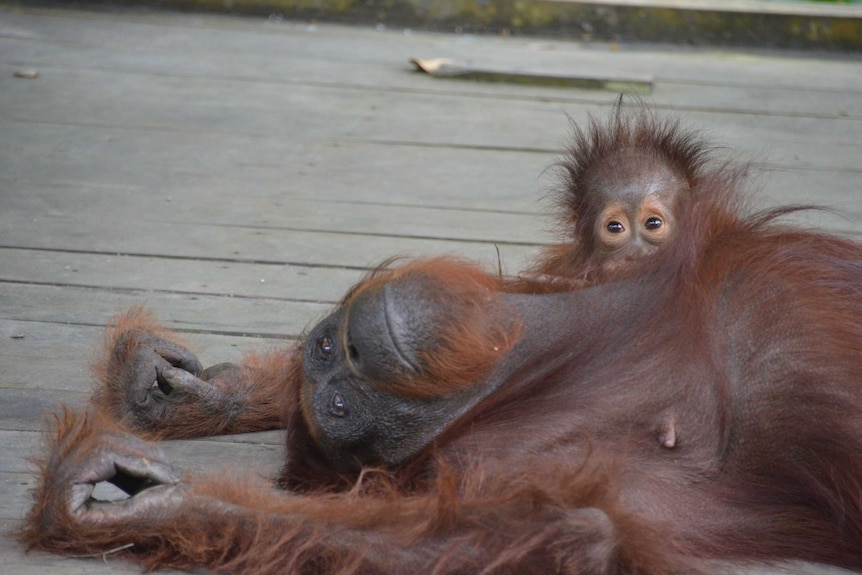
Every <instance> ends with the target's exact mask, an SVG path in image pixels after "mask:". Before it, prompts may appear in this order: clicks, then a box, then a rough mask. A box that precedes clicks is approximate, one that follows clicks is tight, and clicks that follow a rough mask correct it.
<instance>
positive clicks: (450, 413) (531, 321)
mask: <svg viewBox="0 0 862 575" xmlns="http://www.w3.org/2000/svg"><path fill="white" fill-rule="evenodd" d="M423 289H424V286H423V284H422V282H421V281H416V282H411V281H406V282H405V281H402V282H399V283H398V284H397V285H391V284H387V285H386V286H385V287H384V289H381V290H379V291H378V292H375V293H374V294H372V295H370V296H365V295H364V294H363V295H361V296H360V297H359V298H357V300H356V301H352V302H350V304H348V306H347V307H344V308H341V309H339V310H338V311H336V312H335V313H333V314H332V315H330V316H329V317H328V318H326V319H324V320H323V321H322V322H321V323H320V324H318V325H317V326H316V327H315V328H314V329H313V330H312V331H311V332H310V333H309V335H308V339H307V342H306V347H305V352H304V358H303V369H304V374H305V382H304V384H303V388H302V390H301V403H302V409H303V414H304V416H305V419H306V421H307V422H308V425H309V429H310V431H311V435H312V436H313V437H314V439H315V441H316V443H317V446H318V448H319V449H320V450H321V451H322V452H323V454H324V455H325V456H326V457H327V459H329V460H330V462H331V463H332V464H333V465H334V466H335V467H336V468H338V469H340V470H342V471H344V472H349V471H352V470H356V469H357V468H358V467H359V466H361V465H381V464H382V465H386V466H391V467H395V466H398V465H400V464H402V463H404V462H405V461H407V460H408V459H410V458H411V457H412V456H414V455H415V454H417V453H418V452H419V451H420V450H422V449H423V448H425V447H426V446H427V445H429V444H430V443H431V442H432V441H434V439H435V438H437V437H438V436H439V435H440V434H441V433H442V432H443V431H444V430H445V429H446V428H447V427H448V426H449V425H451V424H452V423H453V422H455V421H457V420H458V419H460V418H461V417H463V416H464V415H465V414H466V413H468V412H469V411H470V410H471V409H472V408H473V407H474V406H476V404H477V403H479V402H480V401H481V400H482V399H484V398H486V397H487V396H489V395H490V394H492V393H494V392H495V391H496V390H498V389H499V388H500V387H501V386H503V385H505V383H506V382H507V381H508V380H509V379H510V378H512V376H513V374H514V373H515V372H516V371H518V370H519V369H520V368H521V367H522V365H523V363H524V361H525V360H526V359H527V358H534V357H536V356H538V355H541V354H542V353H543V351H544V347H545V345H546V342H548V341H554V340H558V341H561V340H566V341H570V340H569V338H570V337H571V334H570V333H567V332H570V331H571V324H572V323H573V322H575V321H577V323H578V325H579V326H580V327H581V328H582V329H584V330H585V333H588V332H589V330H597V329H601V328H600V325H599V323H600V322H603V321H605V320H606V319H607V315H606V314H605V313H602V312H601V311H599V312H598V313H597V307H600V308H605V309H607V310H608V312H609V313H610V311H611V310H613V313H622V312H623V310H621V309H620V306H619V305H616V304H614V303H613V302H614V301H615V300H616V298H612V299H609V298H607V295H606V294H604V295H602V296H601V298H600V299H597V297H596V294H595V293H594V290H590V289H587V290H581V291H579V292H576V293H563V294H553V295H541V296H536V295H513V294H505V295H501V298H502V304H503V305H505V306H506V307H507V313H508V314H510V315H511V316H512V320H513V322H512V325H517V326H518V327H517V329H518V333H519V335H520V339H519V340H518V343H516V344H515V345H514V346H513V347H512V348H511V349H510V350H509V351H508V352H507V353H506V354H505V355H503V356H502V359H501V360H500V361H499V363H498V364H497V365H496V367H495V368H494V369H493V370H492V372H491V373H490V375H489V376H487V377H486V378H484V379H483V380H482V381H477V382H476V383H475V385H470V386H468V387H466V388H463V389H459V390H457V391H455V392H452V393H449V394H446V395H441V396H435V397H420V398H417V397H415V395H411V394H410V393H409V382H410V378H411V377H415V376H421V375H422V371H423V369H424V366H423V365H422V364H421V360H419V359H417V358H419V357H421V352H422V351H423V350H427V349H433V346H434V344H435V337H436V335H437V334H438V333H439V329H440V326H441V325H443V324H445V323H446V322H452V321H457V320H458V319H459V318H457V317H452V316H451V309H450V308H447V307H446V306H445V305H440V304H436V305H435V304H434V303H429V302H431V301H432V300H434V298H431V297H426V296H425V295H423ZM628 300H631V301H636V299H635V298H632V297H629V298H628ZM437 301H439V298H438V299H437ZM596 302H598V303H596ZM585 309H589V314H584V315H588V316H589V318H582V317H580V316H579V312H582V311H583V310H585ZM548 318H552V321H551V322H550V323H549V321H548ZM585 339H586V338H585ZM577 345H578V343H577V341H575V342H573V343H572V344H571V348H572V349H576V348H577ZM380 382H384V383H385V385H383V386H381V385H380ZM401 382H403V385H404V389H405V392H406V393H405V394H404V395H400V394H399V393H398V391H397V390H398V387H399V385H401ZM384 388H385V389H384Z"/></svg>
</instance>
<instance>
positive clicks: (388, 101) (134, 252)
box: [0, 7, 862, 574]
mask: <svg viewBox="0 0 862 575" xmlns="http://www.w3.org/2000/svg"><path fill="white" fill-rule="evenodd" d="M411 57H424V58H428V57H449V58H456V59H459V60H462V61H467V62H472V63H474V64H476V65H480V66H486V67H495V68H501V67H502V68H511V69H518V70H532V71H539V72H543V73H562V74H580V75H583V74H597V75H601V76H606V75H608V74H611V75H614V76H615V77H620V78H625V77H629V76H630V77H637V78H640V77H643V76H644V75H647V76H651V77H652V78H653V79H654V91H653V93H652V94H651V95H650V96H649V97H648V101H650V102H651V103H653V104H654V105H655V106H656V107H657V108H658V109H660V110H665V111H672V112H673V113H675V114H677V115H679V116H680V117H681V118H682V119H683V121H684V123H686V124H688V125H691V126H699V127H702V128H704V129H706V130H708V131H709V133H710V134H711V135H712V137H713V138H714V139H715V140H716V141H717V142H718V143H720V144H722V145H726V146H729V147H731V148H732V149H733V150H734V151H735V152H737V153H738V154H739V155H741V156H742V157H746V158H753V159H754V160H755V161H757V162H758V164H759V165H760V166H761V167H762V172H763V175H762V177H761V178H760V179H759V180H758V185H760V186H761V187H762V191H763V198H764V201H765V202H767V203H786V202H800V201H802V202H817V203H822V204H825V205H829V206H832V207H835V208H838V209H839V210H842V211H843V215H841V216H831V215H824V214H819V215H812V216H807V217H806V222H807V223H812V224H817V225H822V226H826V227H828V228H830V229H832V230H834V231H836V232H837V233H842V234H846V235H849V236H851V237H855V238H859V239H862V63H860V62H859V61H858V60H857V61H854V60H849V59H841V58H828V57H806V56H799V55H797V56H793V55H787V54H774V53H773V54H770V53H760V54H755V53H741V52H727V51H725V52H719V51H709V50H685V49H680V48H661V47H651V46H637V47H635V46H609V45H605V44H593V45H583V44H577V43H566V42H562V41H547V40H542V39H527V38H496V37H478V36H468V35H439V34H425V33H418V32H410V31H406V30H378V29H373V28H352V27H339V26H330V25H308V24H303V23H293V22H280V21H267V20H255V19H238V18H225V17H202V16H194V15H173V14H141V13H137V14H123V13H120V14H107V13H86V12H74V11H62V10H36V9H18V8H10V7H0V440H2V445H3V446H4V448H3V450H2V452H0V530H2V532H3V535H2V538H0V558H2V560H3V566H2V567H0V570H2V571H3V572H8V573H23V574H30V573H33V574H35V573H42V574H51V573H64V574H66V573H84V572H86V573H138V572H139V571H140V570H139V569H138V568H137V567H134V566H130V565H128V564H126V563H124V562H122V561H119V560H113V559H110V558H108V559H107V560H106V561H102V560H100V559H98V560H95V559H61V558H57V557H54V556H51V555H46V554H41V553H31V554H27V555H25V554H24V553H23V550H22V549H21V548H20V547H19V546H18V545H17V544H16V543H15V542H14V541H13V540H12V539H11V538H10V535H9V534H10V533H11V531H13V530H14V529H15V527H16V526H17V525H18V524H19V521H20V519H21V517H22V516H23V514H24V513H25V512H26V510H27V508H28V504H29V502H28V499H29V493H28V490H29V489H30V488H31V487H32V485H33V482H34V481H33V476H32V467H31V465H30V464H29V463H28V462H27V459H26V458H27V457H28V456H30V455H32V454H34V453H37V452H38V450H39V445H40V433H39V430H40V427H41V421H42V419H43V417H44V414H45V413H47V412H50V411H51V410H53V409H55V408H56V406H57V405H58V404H59V403H60V402H66V403H69V404H72V405H81V404H83V402H85V401H86V398H87V396H88V393H89V386H90V378H89V376H88V372H87V368H86V365H87V362H88V359H89V357H90V353H91V351H92V349H93V347H94V345H95V344H96V343H97V342H98V341H99V339H100V334H101V331H102V327H103V326H104V324H105V322H106V321H107V320H108V318H109V317H110V316H111V315H113V314H115V313H116V312H117V311H119V310H122V309H124V308H126V307H128V306H131V305H135V304H141V303H144V304H146V305H148V306H149V307H150V308H151V309H153V310H154V311H155V313H156V314H157V316H158V317H159V318H160V319H161V320H163V321H164V322H166V323H167V324H168V325H169V326H171V327H173V328H175V329H178V330H181V331H184V332H188V337H189V339H190V340H191V341H192V342H193V344H194V345H195V346H196V347H197V349H198V350H199V351H200V355H201V357H202V359H203V360H204V363H213V362H217V361H221V360H231V359H238V358H239V357H240V356H241V355H242V353H243V352H244V351H245V350H249V349H260V348H263V347H266V346H270V345H278V344H283V343H284V340H285V339H289V338H293V337H296V336H297V335H299V334H300V333H301V332H302V331H303V330H304V329H305V328H306V327H307V326H308V325H309V324H310V323H311V322H313V321H314V320H315V319H316V318H320V317H321V316H322V315H323V314H324V313H325V312H326V310H327V309H328V308H329V307H330V306H331V305H332V303H333V302H334V301H336V300H337V298H338V297H339V296H340V295H341V294H342V293H343V292H344V291H345V290H346V289H347V288H348V287H349V286H350V285H351V284H352V283H353V282H354V281H355V280H357V279H358V278H359V276H360V275H361V273H362V271H363V270H365V269H367V268H368V267H369V266H373V265H374V264H375V263H378V262H380V261H381V260H382V259H383V258H385V257H387V256H390V255H393V254H405V255H419V254H430V253H441V252H443V253H454V254H461V255H464V256H467V257H471V258H475V259H478V260H481V261H484V262H488V263H489V264H491V265H496V262H497V259H498V253H499V258H500V260H501V262H502V265H503V267H504V269H505V270H507V271H516V270H518V269H520V268H521V267H522V266H523V264H524V262H525V261H526V260H527V259H529V257H530V256H531V254H532V253H534V252H535V250H536V249H537V248H538V247H539V246H540V245H541V244H542V243H545V242H548V241H550V240H551V239H552V236H551V235H550V234H549V232H548V229H549V226H548V224H547V222H546V220H545V219H544V215H545V214H546V212H547V207H546V206H545V205H544V204H543V203H542V202H541V198H542V195H543V193H544V192H545V191H547V190H548V189H549V187H551V186H552V185H553V172H552V171H547V170H546V168H547V167H548V166H550V165H551V164H552V162H553V161H554V159H555V157H556V155H557V154H558V153H559V151H560V150H561V149H562V147H563V146H564V144H565V142H566V138H567V135H568V133H569V124H568V119H567V116H569V117H571V118H572V119H573V120H575V121H583V120H584V119H585V118H586V117H587V115H588V114H590V113H593V114H600V115H603V114H605V113H606V111H607V110H608V105H609V104H610V103H611V102H612V101H613V100H614V98H615V95H614V94H612V93H609V92H603V91H589V90H576V89H558V88H546V87H535V86H533V87H531V86H515V85H505V84H479V83H465V82H458V81H452V80H438V79H433V78H430V77H427V76H424V75H421V74H418V73H415V72H413V71H412V69H411V67H410V65H409V64H408V58H411ZM27 69H33V70H36V71H38V77H37V78H33V79H28V78H20V77H17V76H16V72H18V71H21V70H27ZM281 441H282V437H281V434H280V433H263V434H251V435H247V436H236V437H229V438H218V439H210V440H202V441H182V442H171V443H170V444H168V445H167V450H168V453H169V454H170V455H172V456H173V458H174V460H175V461H176V462H177V463H178V466H179V467H181V468H212V469H222V468H227V467H230V468H241V469H257V470H258V472H260V473H263V474H271V473H273V472H274V471H275V470H276V469H277V467H278V465H279V460H280V443H281ZM793 570H794V571H795V572H800V571H802V570H803V569H801V568H798V567H794V568H793ZM804 571H805V572H809V573H821V572H822V573H825V572H830V573H834V572H836V571H835V570H831V569H821V568H818V567H814V566H806V567H805V569H804Z"/></svg>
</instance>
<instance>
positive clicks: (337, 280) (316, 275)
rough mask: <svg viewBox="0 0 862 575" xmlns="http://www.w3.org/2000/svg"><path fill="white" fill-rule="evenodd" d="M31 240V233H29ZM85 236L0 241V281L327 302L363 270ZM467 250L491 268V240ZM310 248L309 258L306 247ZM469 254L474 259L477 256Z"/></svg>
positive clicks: (509, 262)
mask: <svg viewBox="0 0 862 575" xmlns="http://www.w3.org/2000/svg"><path fill="white" fill-rule="evenodd" d="M330 240H331V238H330ZM34 241H38V239H37V238H34ZM96 241H97V242H98V241H99V240H96ZM178 241H179V240H178ZM321 241H323V240H321ZM67 243H68V244H73V242H67ZM84 243H85V244H86V245H82V246H75V247H70V248H69V249H72V250H77V249H81V250H82V251H81V252H77V251H74V252H68V251H45V250H31V249H3V248H0V257H2V259H3V266H2V268H0V281H7V282H16V283H20V282H26V283H36V284H46V285H68V286H78V287H95V286H98V287H104V288H109V289H110V288H119V289H139V290H141V289H142V290H154V291H164V292H171V293H187V294H208V295H226V296H234V297H255V298H258V297H259V298H278V299H290V300H295V301H308V302H317V303H332V302H336V301H338V300H340V299H341V297H342V296H343V295H344V293H345V292H346V290H347V289H348V288H349V287H350V286H352V285H353V284H354V283H356V282H357V281H358V280H359V279H360V278H361V277H362V273H361V271H357V270H350V269H340V268H330V267H306V266H302V265H299V266H297V265H292V264H291V265H285V264H282V263H275V262H273V263H246V262H241V261H232V260H230V259H227V257H226V258H225V259H223V260H218V259H216V260H210V261H206V260H196V259H194V258H195V257H202V255H198V254H191V255H187V256H180V257H179V258H176V257H155V256H137V255H123V254H114V255H103V254H98V253H97V254H92V253H86V252H90V251H93V250H95V251H99V248H98V247H94V246H93V245H90V244H91V243H92V242H91V241H90V240H89V239H85V240H84ZM54 245H57V244H54ZM45 247H48V245H47V244H46V245H45ZM104 247H107V246H104ZM123 247H127V248H130V249H134V248H135V247H136V246H135V245H133V244H127V245H126V246H119V245H118V246H115V248H117V249H123ZM140 247H141V248H144V249H143V251H144V253H146V249H145V246H140ZM161 250H162V251H159V250H156V251H154V252H153V253H155V254H157V255H166V254H168V253H169V250H167V248H161ZM178 251H180V250H178ZM464 251H467V250H464ZM472 251H473V253H472V255H474V256H480V255H483V256H485V257H484V258H482V260H484V262H485V263H486V264H487V265H488V266H489V269H496V264H497V252H496V250H495V248H494V246H493V245H487V246H485V250H484V253H482V252H481V251H480V250H479V249H476V250H472ZM385 253H387V252H386V251H385V250H381V254H380V257H379V258H378V261H382V260H383V259H384V256H383V254H385ZM388 253H389V255H390V256H391V255H393V254H397V253H398V252H396V251H395V250H391V251H389V252H388ZM401 253H402V254H404V253H405V252H401ZM446 253H447V252H446V251H444V250H439V251H434V250H433V249H431V250H429V251H427V252H425V254H415V253H414V254H413V255H441V254H446ZM448 254H450V255H460V256H466V257H469V256H470V255H471V254H470V252H469V251H468V253H466V254H465V253H462V252H461V251H454V250H453V251H450V252H448ZM527 254H528V252H527V250H523V251H518V250H514V249H512V250H507V249H504V248H503V247H500V255H501V259H502V262H503V266H504V271H506V272H515V271H517V270H519V269H522V268H523V265H524V263H525V262H526V261H527ZM309 255H311V256H312V257H314V254H313V253H312V254H309ZM472 259H476V260H479V258H478V257H475V258H472ZM479 261H481V260H479ZM327 263H328V262H327Z"/></svg>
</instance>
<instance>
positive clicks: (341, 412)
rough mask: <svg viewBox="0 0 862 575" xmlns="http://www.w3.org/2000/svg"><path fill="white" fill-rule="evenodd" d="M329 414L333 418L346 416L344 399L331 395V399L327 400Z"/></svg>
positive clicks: (336, 394) (334, 394)
mask: <svg viewBox="0 0 862 575" xmlns="http://www.w3.org/2000/svg"><path fill="white" fill-rule="evenodd" d="M329 412H330V413H331V414H332V415H334V416H335V417H344V416H345V415H347V405H345V403H344V399H343V398H342V397H341V395H340V394H338V393H333V394H332V399H330V400H329Z"/></svg>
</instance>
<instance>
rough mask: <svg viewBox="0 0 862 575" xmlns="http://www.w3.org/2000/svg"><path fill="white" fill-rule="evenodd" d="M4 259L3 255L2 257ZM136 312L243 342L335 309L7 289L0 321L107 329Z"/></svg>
mask: <svg viewBox="0 0 862 575" xmlns="http://www.w3.org/2000/svg"><path fill="white" fill-rule="evenodd" d="M0 253H2V252H0ZM133 306H144V307H147V306H150V307H151V308H152V310H153V311H154V312H155V313H157V314H158V315H159V316H160V317H161V318H163V320H164V321H163V323H164V324H165V325H167V326H168V327H170V328H171V329H176V330H180V331H192V332H209V333H218V334H224V335H239V336H243V337H271V338H284V337H296V336H298V335H300V334H302V333H303V332H304V331H305V330H306V329H307V328H308V327H309V326H310V325H312V324H313V323H314V322H315V321H318V320H320V319H322V318H323V317H324V316H325V315H326V314H327V313H328V312H329V311H330V310H331V308H332V305H330V304H320V303H311V302H295V301H290V300H285V299H282V298H279V299H268V298H259V297H255V298H241V297H224V296H214V295H189V294H182V293H164V292H159V293H157V294H155V293H152V292H147V291H143V290H137V289H133V290H128V291H126V290H110V289H103V288H79V287H75V286H59V285H34V284H6V285H5V286H4V287H3V289H2V290H0V319H5V320H20V321H28V322H39V323H59V324H72V325H89V326H103V325H105V324H107V323H108V321H109V320H110V319H111V318H112V317H113V316H114V315H116V314H118V313H121V312H123V311H124V310H127V309H129V308H131V307H133Z"/></svg>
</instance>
